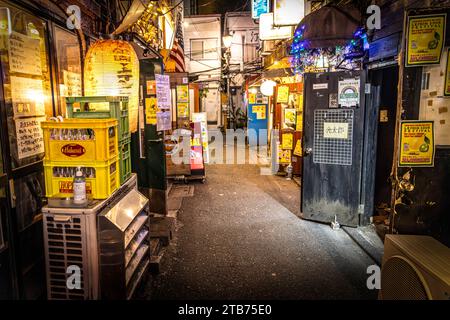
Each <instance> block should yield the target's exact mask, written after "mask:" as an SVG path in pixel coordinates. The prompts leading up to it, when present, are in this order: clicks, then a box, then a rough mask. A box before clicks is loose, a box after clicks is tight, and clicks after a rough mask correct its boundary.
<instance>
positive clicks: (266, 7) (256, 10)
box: [252, 0, 270, 19]
mask: <svg viewBox="0 0 450 320" xmlns="http://www.w3.org/2000/svg"><path fill="white" fill-rule="evenodd" d="M268 12H270V3H269V0H252V19H259V17H260V16H261V14H263V13H268Z"/></svg>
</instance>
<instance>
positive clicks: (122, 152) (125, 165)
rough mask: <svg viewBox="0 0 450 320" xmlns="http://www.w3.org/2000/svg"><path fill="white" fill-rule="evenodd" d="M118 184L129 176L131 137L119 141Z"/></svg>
mask: <svg viewBox="0 0 450 320" xmlns="http://www.w3.org/2000/svg"><path fill="white" fill-rule="evenodd" d="M119 163H120V184H123V183H124V182H125V181H127V180H128V178H129V177H130V176H131V138H126V139H123V140H122V141H120V142H119Z"/></svg>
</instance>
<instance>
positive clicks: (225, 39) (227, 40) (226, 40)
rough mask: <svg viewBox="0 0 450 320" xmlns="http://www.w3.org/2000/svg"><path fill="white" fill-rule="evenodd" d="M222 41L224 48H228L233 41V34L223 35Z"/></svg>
mask: <svg viewBox="0 0 450 320" xmlns="http://www.w3.org/2000/svg"><path fill="white" fill-rule="evenodd" d="M222 41H223V45H224V46H225V48H230V47H231V44H232V43H233V36H232V35H229V36H224V37H222Z"/></svg>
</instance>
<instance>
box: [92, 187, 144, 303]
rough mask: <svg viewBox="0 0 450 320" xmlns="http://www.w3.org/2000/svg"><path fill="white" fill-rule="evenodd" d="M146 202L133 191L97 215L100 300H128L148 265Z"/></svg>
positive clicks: (140, 195)
mask: <svg viewBox="0 0 450 320" xmlns="http://www.w3.org/2000/svg"><path fill="white" fill-rule="evenodd" d="M148 213H149V204H148V199H147V198H146V197H144V196H143V195H142V194H140V193H139V192H138V191H136V190H131V191H130V192H129V193H128V195H127V196H126V197H124V198H122V199H121V200H120V201H118V203H114V204H112V205H111V206H108V207H107V208H105V209H104V210H103V212H102V213H101V214H99V216H98V226H99V257H100V274H101V279H100V282H101V288H102V294H101V297H102V299H130V298H131V297H132V295H133V293H134V290H135V289H136V286H137V284H138V283H139V282H140V280H141V278H142V276H143V275H144V273H145V272H146V270H147V269H148V266H149V265H150V250H149V249H150V242H149V240H150V234H149V218H148V216H149V215H148Z"/></svg>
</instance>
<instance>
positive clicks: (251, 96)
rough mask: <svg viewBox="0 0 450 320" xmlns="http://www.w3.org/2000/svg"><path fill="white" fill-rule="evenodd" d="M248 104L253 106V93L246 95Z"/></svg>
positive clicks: (254, 101) (254, 98)
mask: <svg viewBox="0 0 450 320" xmlns="http://www.w3.org/2000/svg"><path fill="white" fill-rule="evenodd" d="M248 103H249V104H255V103H256V94H255V93H249V94H248Z"/></svg>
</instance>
